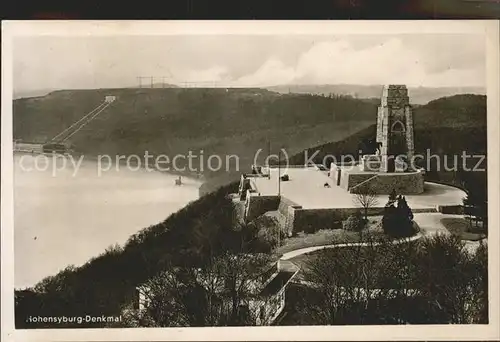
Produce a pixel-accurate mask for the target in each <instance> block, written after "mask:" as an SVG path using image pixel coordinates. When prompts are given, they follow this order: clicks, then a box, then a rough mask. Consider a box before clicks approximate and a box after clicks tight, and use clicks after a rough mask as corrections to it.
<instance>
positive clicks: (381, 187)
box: [330, 164, 424, 195]
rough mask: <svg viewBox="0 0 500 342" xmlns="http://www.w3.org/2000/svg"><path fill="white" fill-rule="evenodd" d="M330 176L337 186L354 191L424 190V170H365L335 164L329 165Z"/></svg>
mask: <svg viewBox="0 0 500 342" xmlns="http://www.w3.org/2000/svg"><path fill="white" fill-rule="evenodd" d="M330 177H331V178H332V179H333V180H334V182H335V184H336V185H337V186H340V187H341V188H343V189H345V190H347V191H349V192H350V193H352V194H356V193H367V192H369V193H373V194H376V195H389V194H391V192H392V191H393V190H394V191H396V193H397V194H398V195H416V194H421V193H423V192H424V171H423V170H416V171H411V172H378V171H365V170H363V168H362V167H360V165H346V166H341V165H336V164H332V165H331V167H330Z"/></svg>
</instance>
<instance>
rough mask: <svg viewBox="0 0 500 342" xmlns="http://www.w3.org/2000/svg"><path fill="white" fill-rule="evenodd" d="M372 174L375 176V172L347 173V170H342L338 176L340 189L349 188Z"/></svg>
mask: <svg viewBox="0 0 500 342" xmlns="http://www.w3.org/2000/svg"><path fill="white" fill-rule="evenodd" d="M373 176H375V174H374V173H370V172H363V173H349V171H348V170H342V175H341V176H340V187H341V188H342V189H346V190H349V189H351V188H352V187H354V186H356V185H358V184H359V183H361V182H364V181H366V180H368V179H370V178H372V177H373Z"/></svg>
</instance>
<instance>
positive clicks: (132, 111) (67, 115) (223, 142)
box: [14, 88, 376, 177]
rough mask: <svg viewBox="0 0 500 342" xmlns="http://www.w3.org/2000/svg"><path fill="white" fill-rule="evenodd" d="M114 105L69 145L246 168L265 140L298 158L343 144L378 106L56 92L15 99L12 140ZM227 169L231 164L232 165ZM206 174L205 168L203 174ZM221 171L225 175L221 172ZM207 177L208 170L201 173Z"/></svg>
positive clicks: (211, 95)
mask: <svg viewBox="0 0 500 342" xmlns="http://www.w3.org/2000/svg"><path fill="white" fill-rule="evenodd" d="M105 95H115V96H117V100H116V101H115V102H114V103H113V104H112V105H111V106H110V107H109V108H108V109H106V110H105V111H104V112H103V113H102V114H100V115H99V116H98V117H97V118H96V119H95V120H94V121H92V122H91V123H90V124H89V125H88V126H86V127H85V128H84V129H82V130H81V131H80V132H78V133H77V134H75V135H74V136H73V137H72V138H71V139H70V140H71V143H73V144H74V145H75V149H76V150H77V151H79V152H82V153H85V154H90V155H97V154H111V155H115V154H120V155H125V156H127V155H130V154H138V155H140V156H142V155H144V152H145V151H148V153H149V154H152V155H158V154H166V155H168V156H169V157H170V158H173V157H174V156H175V155H177V154H182V155H187V154H188V153H189V151H192V153H193V154H194V155H199V154H200V151H201V150H203V154H204V156H205V157H206V158H207V157H208V156H209V155H211V154H215V155H218V156H220V157H221V158H222V159H223V160H224V156H226V155H232V154H236V155H238V156H239V158H240V167H241V168H247V167H249V165H250V164H251V163H252V160H253V156H254V155H255V153H256V151H257V150H258V149H259V148H262V149H265V150H266V151H267V148H268V141H270V143H271V148H273V150H275V151H277V149H278V148H279V147H280V146H283V147H285V148H287V150H289V151H291V153H296V152H298V151H300V150H302V149H303V148H305V147H307V146H311V145H317V144H321V143H326V142H328V141H334V140H339V139H343V138H345V137H346V136H348V135H350V134H352V133H354V132H355V131H357V130H359V129H362V128H364V127H367V126H368V125H369V124H370V123H371V122H372V121H373V120H374V113H376V105H374V104H370V103H365V102H363V101H359V100H355V99H349V98H342V97H340V98H333V99H332V98H325V97H322V96H311V95H297V94H293V95H280V94H277V93H274V92H270V91H267V90H262V89H227V90H226V89H213V88H212V89H193V88H189V89H175V88H169V89H103V90H76V91H57V92H53V93H50V94H49V95H47V96H44V97H39V98H32V99H21V100H16V101H14V138H15V139H21V140H24V141H38V142H45V141H47V140H48V139H50V138H52V137H53V136H55V135H56V134H57V133H59V132H60V131H62V130H63V129H65V128H66V127H68V126H69V125H71V124H72V123H73V122H74V121H76V120H78V119H79V118H81V117H82V116H83V115H85V114H86V113H88V112H89V111H90V110H92V109H93V108H95V107H96V106H97V105H98V104H99V103H100V102H101V101H102V100H103V99H104V96H105ZM230 166H231V170H230V171H237V170H235V165H230ZM205 171H206V170H205ZM224 171H225V170H224ZM205 176H207V177H212V176H213V172H208V173H206V174H205Z"/></svg>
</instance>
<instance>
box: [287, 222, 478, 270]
mask: <svg viewBox="0 0 500 342" xmlns="http://www.w3.org/2000/svg"><path fill="white" fill-rule="evenodd" d="M444 217H447V218H463V215H448V214H446V215H445V214H441V213H417V214H414V215H413V220H414V221H415V222H416V223H417V224H418V226H419V227H420V232H419V233H418V234H416V235H414V236H412V237H410V238H405V239H399V240H395V241H393V243H403V242H410V241H415V240H417V239H420V238H421V237H423V236H431V235H437V234H450V232H449V231H448V229H446V227H445V226H444V225H443V223H441V219H442V218H444ZM378 244H380V243H375V245H378ZM465 244H466V247H467V249H468V250H470V251H474V250H475V249H476V248H477V247H478V246H479V242H478V241H474V242H472V241H466V242H465ZM367 245H368V243H366V242H353V243H339V244H333V245H323V246H313V247H306V248H301V249H296V250H294V251H291V252H287V253H284V254H283V255H282V256H281V258H280V259H281V260H290V259H292V258H295V257H297V256H299V255H302V254H306V253H310V252H315V251H318V250H321V249H327V248H341V247H354V246H367Z"/></svg>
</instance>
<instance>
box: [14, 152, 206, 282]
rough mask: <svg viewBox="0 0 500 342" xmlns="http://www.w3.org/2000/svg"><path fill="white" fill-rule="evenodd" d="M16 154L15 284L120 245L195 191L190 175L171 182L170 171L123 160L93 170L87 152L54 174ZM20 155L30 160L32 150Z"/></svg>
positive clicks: (183, 203)
mask: <svg viewBox="0 0 500 342" xmlns="http://www.w3.org/2000/svg"><path fill="white" fill-rule="evenodd" d="M23 155H24V154H23ZM19 157H20V154H17V153H16V154H15V155H14V262H15V265H14V267H15V287H16V288H24V287H28V286H32V285H34V284H35V283H37V282H38V281H39V280H41V279H42V278H44V277H45V276H49V275H54V274H56V273H57V272H59V271H60V270H62V269H63V268H64V267H66V266H67V265H82V264H84V263H85V262H87V261H88V260H89V259H91V258H94V257H96V256H97V255H99V254H101V253H103V252H104V251H105V250H106V249H107V248H109V247H110V246H113V245H117V244H118V245H123V244H124V243H125V242H126V241H127V240H128V239H129V238H130V236H131V235H133V234H135V233H137V232H138V231H140V230H142V229H144V228H146V227H149V226H151V225H155V224H158V223H159V222H162V221H164V220H165V219H166V218H167V217H169V216H170V215H171V214H173V213H176V212H178V211H179V210H181V209H183V208H184V207H185V206H186V205H187V204H189V203H190V202H192V201H194V200H196V199H198V198H199V196H198V189H199V186H200V184H201V183H200V182H198V181H196V180H193V179H191V178H189V179H186V180H185V183H184V186H176V185H175V179H176V176H175V175H171V174H166V173H160V172H147V171H145V170H144V169H138V170H137V171H131V170H128V169H127V168H126V167H124V168H119V169H118V171H117V170H116V169H115V168H111V170H109V171H108V172H104V173H103V174H102V175H101V176H98V175H97V172H96V165H95V161H91V160H90V159H89V158H85V159H84V160H83V161H82V163H81V164H80V167H79V169H78V172H76V173H74V170H73V169H72V168H71V167H69V166H68V167H67V168H66V169H59V170H58V173H57V174H56V175H54V174H52V171H51V169H50V167H49V168H48V169H47V170H44V171H31V172H29V171H23V170H22V168H21V167H20V163H19V161H18V160H16V159H19ZM49 161H50V163H52V161H51V159H49ZM23 163H24V164H25V166H27V167H30V168H33V167H34V165H33V163H34V160H33V159H32V158H29V159H28V158H24V161H23ZM26 251H30V252H29V253H26ZM62 256H64V257H62Z"/></svg>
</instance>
